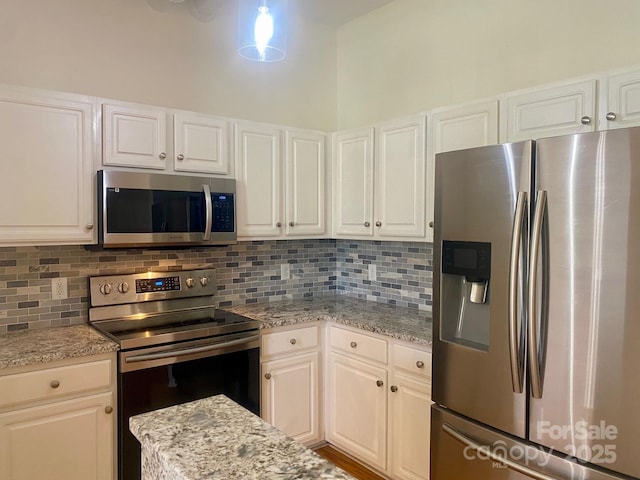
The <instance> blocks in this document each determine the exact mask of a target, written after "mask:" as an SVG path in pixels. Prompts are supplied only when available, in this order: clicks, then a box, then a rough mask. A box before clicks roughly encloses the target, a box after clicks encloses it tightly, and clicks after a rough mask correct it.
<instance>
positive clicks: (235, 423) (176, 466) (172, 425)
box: [129, 395, 355, 480]
mask: <svg viewBox="0 0 640 480" xmlns="http://www.w3.org/2000/svg"><path fill="white" fill-rule="evenodd" d="M129 426H130V429H131V432H132V433H133V434H134V436H135V437H136V438H137V439H138V440H139V441H140V443H141V444H142V479H143V480H151V479H159V478H162V479H163V480H204V479H207V480H232V479H243V480H252V479H253V480H269V479H278V480H293V479H305V480H313V479H327V480H328V479H335V480H355V479H353V477H352V476H350V475H348V474H347V473H345V472H344V471H343V470H341V469H339V468H338V467H336V466H334V465H333V464H331V463H330V462H328V461H327V460H325V459H323V458H322V457H320V456H319V455H317V454H315V453H313V452H312V451H311V450H309V449H308V448H306V447H305V446H303V445H301V444H299V443H298V442H296V441H295V440H293V439H291V438H289V437H287V436H286V435H285V434H284V433H282V432H280V431H279V430H277V429H276V428H275V427H272V426H271V425H269V424H268V423H266V422H264V421H263V420H262V419H260V418H259V417H257V416H256V415H254V414H253V413H251V412H249V411H248V410H246V409H244V408H243V407H241V406H240V405H238V404H237V403H235V402H233V401H231V400H229V399H228V398H227V397H225V396H224V395H216V396H215V397H209V398H205V399H203V400H197V401H195V402H190V403H185V404H182V405H177V406H174V407H168V408H165V409H162V410H156V411H153V412H149V413H144V414H142V415H137V416H134V417H131V419H130V420H129Z"/></svg>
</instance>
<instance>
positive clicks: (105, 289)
mask: <svg viewBox="0 0 640 480" xmlns="http://www.w3.org/2000/svg"><path fill="white" fill-rule="evenodd" d="M100 293H101V294H103V295H109V294H110V293H111V284H110V283H103V284H102V285H100Z"/></svg>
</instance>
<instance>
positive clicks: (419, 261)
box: [0, 239, 432, 333]
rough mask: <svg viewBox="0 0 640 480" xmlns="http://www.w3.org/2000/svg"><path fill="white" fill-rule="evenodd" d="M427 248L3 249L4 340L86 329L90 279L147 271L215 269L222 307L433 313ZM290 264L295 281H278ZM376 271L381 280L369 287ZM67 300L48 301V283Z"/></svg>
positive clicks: (297, 243) (348, 244)
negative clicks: (390, 308)
mask: <svg viewBox="0 0 640 480" xmlns="http://www.w3.org/2000/svg"><path fill="white" fill-rule="evenodd" d="M431 262H432V248H431V245H430V244H424V243H413V242H377V241H351V240H330V239H327V240H277V241H276V240H274V241H257V242H240V243H238V244H236V245H231V246H228V247H207V248H192V249H183V250H180V249H175V250H139V249H133V250H87V249H85V248H84V247H82V246H46V247H5V248H0V333H4V332H7V331H12V330H19V329H25V328H45V327H52V326H60V325H70V324H77V323H86V322H87V312H88V308H89V297H88V291H87V283H88V282H87V278H88V277H90V276H95V275H109V274H115V273H131V272H146V271H167V270H183V269H184V270H187V269H193V268H200V267H212V268H216V270H217V277H218V296H217V300H218V303H219V305H220V306H221V307H224V306H227V305H233V304H239V303H252V302H264V301H270V300H279V299H283V298H304V297H310V296H317V295H327V294H334V293H338V294H341V295H349V296H354V297H358V298H364V299H367V300H372V301H379V302H385V303H392V304H396V305H400V306H405V307H409V308H418V309H421V310H430V309H431V278H432V276H431V273H432V272H431ZM283 263H288V264H289V265H290V269H291V278H290V279H288V280H282V279H281V278H280V268H281V267H280V266H281V264H283ZM371 263H373V264H375V265H376V269H377V280H375V281H369V280H368V270H367V269H368V265H369V264H371ZM58 277H63V278H66V279H67V282H68V298H67V299H64V300H53V299H52V298H51V279H52V278H58Z"/></svg>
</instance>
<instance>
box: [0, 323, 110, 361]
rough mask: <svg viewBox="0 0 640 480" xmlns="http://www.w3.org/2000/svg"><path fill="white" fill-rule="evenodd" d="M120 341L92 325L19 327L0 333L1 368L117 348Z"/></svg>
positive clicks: (86, 354) (104, 351)
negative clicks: (38, 327)
mask: <svg viewBox="0 0 640 480" xmlns="http://www.w3.org/2000/svg"><path fill="white" fill-rule="evenodd" d="M118 348H119V347H118V344H117V343H115V342H113V341H111V340H109V339H108V338H107V337H105V336H103V335H102V334H100V333H99V332H98V331H97V330H96V329H94V328H93V327H91V326H90V325H86V324H84V325H71V326H67V327H54V328H42V329H37V330H20V331H17V332H10V333H5V334H2V335H0V370H1V369H5V368H11V367H25V366H30V365H37V364H45V363H47V362H54V361H57V360H65V359H67V358H75V357H84V356H88V355H98V354H101V353H109V352H115V351H116V350H118Z"/></svg>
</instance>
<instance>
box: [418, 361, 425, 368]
mask: <svg viewBox="0 0 640 480" xmlns="http://www.w3.org/2000/svg"><path fill="white" fill-rule="evenodd" d="M416 367H418V368H423V367H424V362H423V361H422V360H418V361H417V362H416Z"/></svg>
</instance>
